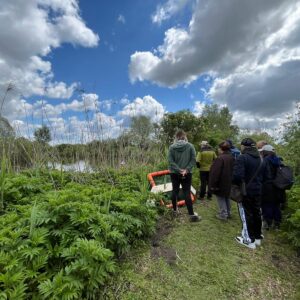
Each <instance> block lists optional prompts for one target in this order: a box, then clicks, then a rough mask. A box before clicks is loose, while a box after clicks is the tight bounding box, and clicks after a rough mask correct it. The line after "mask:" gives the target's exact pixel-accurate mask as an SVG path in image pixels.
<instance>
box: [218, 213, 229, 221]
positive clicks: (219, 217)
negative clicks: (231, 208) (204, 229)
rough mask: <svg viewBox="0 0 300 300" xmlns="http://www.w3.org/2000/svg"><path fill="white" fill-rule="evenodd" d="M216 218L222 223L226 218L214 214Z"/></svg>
mask: <svg viewBox="0 0 300 300" xmlns="http://www.w3.org/2000/svg"><path fill="white" fill-rule="evenodd" d="M216 218H217V219H219V220H222V221H227V218H226V217H224V216H221V215H220V214H216Z"/></svg>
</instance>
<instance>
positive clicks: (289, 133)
mask: <svg viewBox="0 0 300 300" xmlns="http://www.w3.org/2000/svg"><path fill="white" fill-rule="evenodd" d="M296 108H297V111H296V113H295V114H293V115H291V116H289V117H288V118H287V120H286V121H285V122H284V123H283V124H282V125H281V126H282V128H283V129H284V131H283V147H282V149H280V150H281V151H280V152H281V154H282V155H283V156H284V159H285V160H284V163H286V164H289V165H291V166H292V167H293V168H294V171H295V174H296V175H300V102H299V103H298V104H297V106H296Z"/></svg>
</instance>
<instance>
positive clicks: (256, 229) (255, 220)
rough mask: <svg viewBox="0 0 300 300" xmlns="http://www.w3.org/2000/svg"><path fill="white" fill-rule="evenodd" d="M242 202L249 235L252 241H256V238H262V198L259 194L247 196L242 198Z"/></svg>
mask: <svg viewBox="0 0 300 300" xmlns="http://www.w3.org/2000/svg"><path fill="white" fill-rule="evenodd" d="M242 204H243V208H244V211H245V217H246V224H247V229H248V235H249V237H250V239H251V241H252V242H254V240H255V239H260V238H261V225H262V222H261V211H260V207H261V199H260V197H259V196H256V197H249V196H246V197H244V199H243V200H242Z"/></svg>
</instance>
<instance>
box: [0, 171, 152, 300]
mask: <svg viewBox="0 0 300 300" xmlns="http://www.w3.org/2000/svg"><path fill="white" fill-rule="evenodd" d="M61 178H62V177H61V176H60V175H59V174H58V173H57V172H53V173H52V174H51V173H49V172H48V173H47V172H40V173H39V175H38V177H34V176H32V174H29V173H28V174H26V173H23V174H21V175H18V176H15V177H10V178H8V179H7V181H6V182H5V184H6V185H5V187H4V195H5V203H7V205H6V210H5V213H4V214H3V215H2V216H0V298H1V299H2V298H3V299H97V298H98V297H97V295H98V294H99V291H100V289H101V286H103V285H104V284H105V282H106V281H107V280H108V278H109V277H110V276H111V275H112V274H113V273H114V272H115V271H116V269H117V259H118V258H119V257H120V256H121V255H123V254H124V253H126V252H127V251H128V250H129V249H130V247H132V245H134V244H135V243H136V242H137V241H138V240H140V239H142V238H146V237H148V236H149V235H151V234H152V232H153V230H154V228H155V221H156V214H157V212H156V210H155V209H153V208H150V207H148V206H147V205H146V201H147V199H148V196H149V195H148V193H147V192H145V191H141V189H140V186H141V185H142V184H143V183H142V182H141V178H142V177H141V176H140V175H136V174H134V175H132V174H126V173H124V172H123V173H122V172H120V173H119V174H118V173H117V172H112V173H111V174H110V176H106V177H104V178H103V177H101V178H99V175H97V174H91V175H85V182H86V184H85V185H83V184H81V183H78V182H76V179H75V180H74V178H72V177H71V176H68V175H67V174H66V176H64V177H63V180H61ZM58 183H60V184H58Z"/></svg>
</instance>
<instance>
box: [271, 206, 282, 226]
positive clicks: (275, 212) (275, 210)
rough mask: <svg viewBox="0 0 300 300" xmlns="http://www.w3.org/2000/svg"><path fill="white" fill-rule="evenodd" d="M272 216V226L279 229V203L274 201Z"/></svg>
mask: <svg viewBox="0 0 300 300" xmlns="http://www.w3.org/2000/svg"><path fill="white" fill-rule="evenodd" d="M273 217H274V226H275V229H279V227H280V223H281V210H280V203H279V202H278V203H274V206H273Z"/></svg>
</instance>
